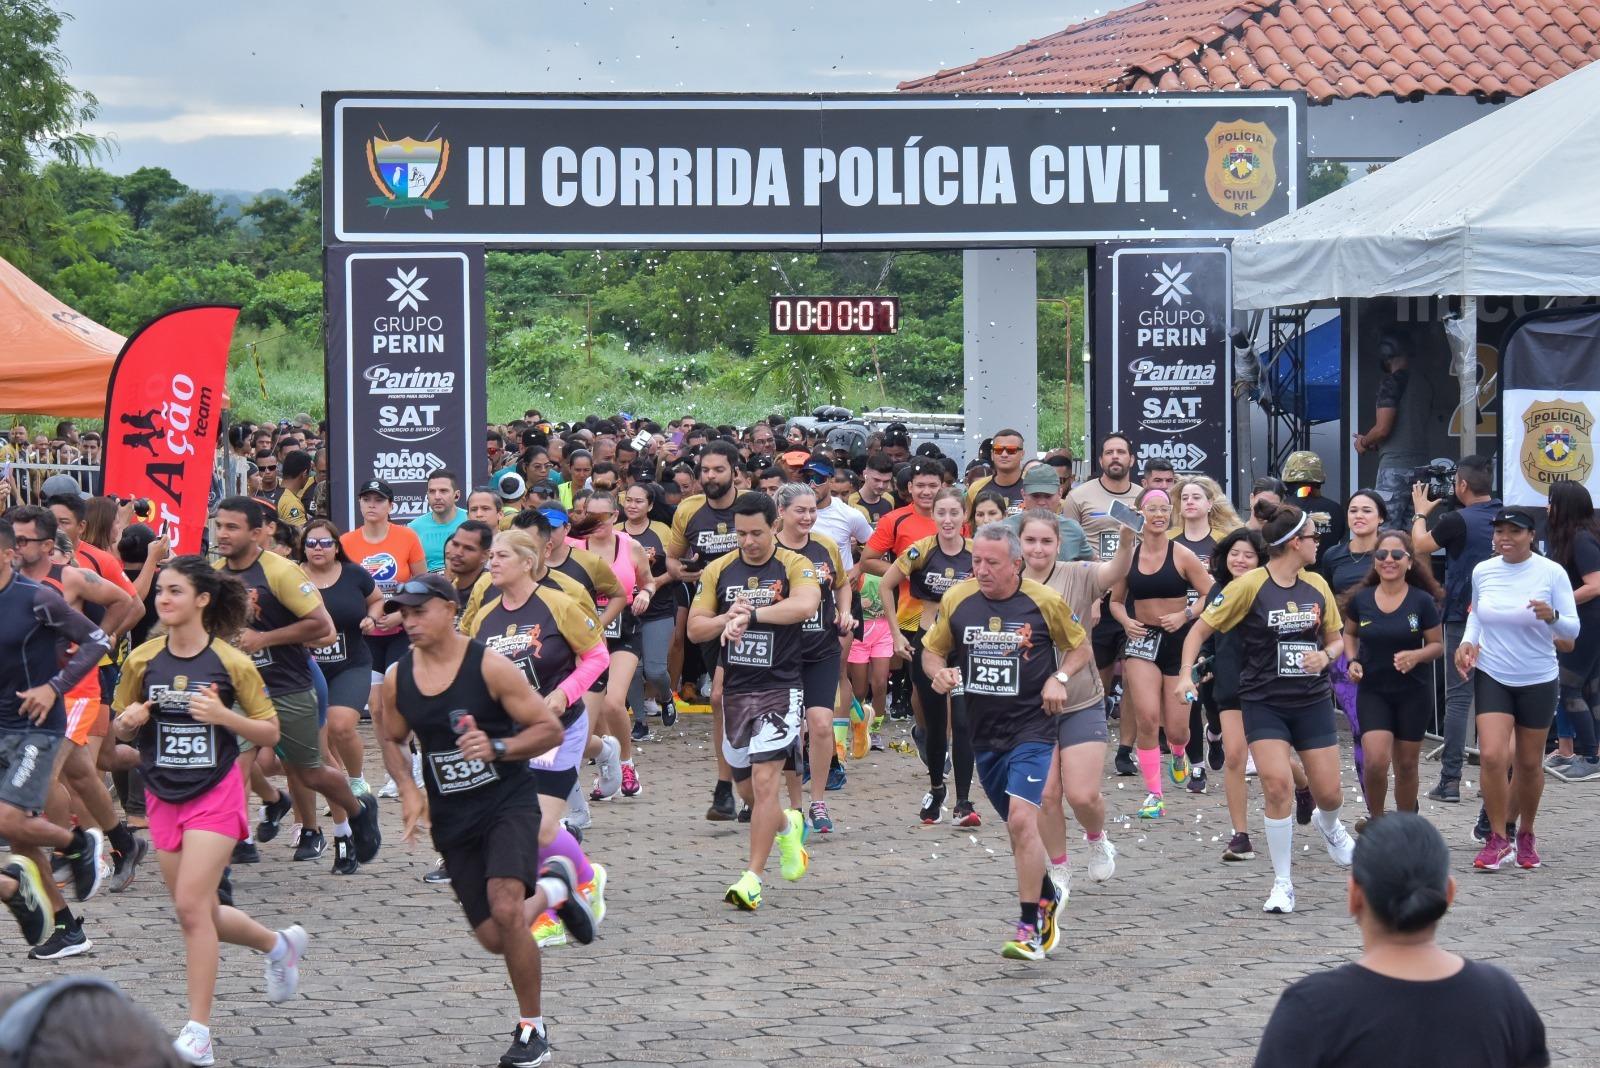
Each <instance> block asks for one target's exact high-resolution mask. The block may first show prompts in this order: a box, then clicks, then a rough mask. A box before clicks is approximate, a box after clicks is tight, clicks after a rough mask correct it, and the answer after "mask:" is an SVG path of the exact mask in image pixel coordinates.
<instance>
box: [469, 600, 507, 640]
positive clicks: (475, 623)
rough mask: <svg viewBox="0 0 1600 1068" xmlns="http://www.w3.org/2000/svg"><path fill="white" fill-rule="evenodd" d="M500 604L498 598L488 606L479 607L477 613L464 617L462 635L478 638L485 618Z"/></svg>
mask: <svg viewBox="0 0 1600 1068" xmlns="http://www.w3.org/2000/svg"><path fill="white" fill-rule="evenodd" d="M499 603H500V598H498V597H496V598H494V599H493V600H492V601H490V602H489V603H488V604H485V605H479V606H478V610H477V611H476V612H472V613H469V614H468V615H465V616H463V617H462V618H461V633H462V634H465V635H466V636H467V637H469V638H476V637H477V636H478V628H480V627H482V626H483V618H484V617H485V616H487V615H488V614H489V612H490V611H491V610H492V609H493V608H494V606H495V605H497V604H499Z"/></svg>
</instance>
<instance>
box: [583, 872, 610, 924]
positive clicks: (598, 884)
mask: <svg viewBox="0 0 1600 1068" xmlns="http://www.w3.org/2000/svg"><path fill="white" fill-rule="evenodd" d="M591 867H593V868H594V878H592V879H590V880H589V881H588V882H586V883H584V884H583V885H582V886H580V887H578V893H580V894H582V895H583V897H584V900H585V901H587V902H589V911H590V912H592V913H593V914H594V925H595V926H596V927H599V926H600V921H601V920H604V919H605V918H606V877H607V875H606V869H605V865H603V864H594V865H591Z"/></svg>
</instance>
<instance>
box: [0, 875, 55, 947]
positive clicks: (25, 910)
mask: <svg viewBox="0 0 1600 1068" xmlns="http://www.w3.org/2000/svg"><path fill="white" fill-rule="evenodd" d="M0 875H4V876H6V877H7V878H10V879H15V880H16V882H17V889H16V890H15V891H14V892H13V893H12V894H11V896H10V897H9V898H7V899H6V908H8V909H10V910H11V915H12V916H14V917H16V921H17V926H18V927H20V928H22V937H23V939H24V940H26V941H27V943H28V945H30V946H36V945H38V944H39V943H40V942H43V941H44V939H45V936H46V935H48V934H49V933H50V927H51V923H50V904H49V898H48V897H46V896H45V893H46V891H45V887H44V880H43V879H41V878H40V877H39V867H38V865H36V864H34V862H33V861H31V860H29V859H28V858H27V857H19V856H13V857H12V858H11V863H10V864H7V865H6V866H5V867H3V868H0Z"/></svg>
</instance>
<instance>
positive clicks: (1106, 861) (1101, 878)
mask: <svg viewBox="0 0 1600 1068" xmlns="http://www.w3.org/2000/svg"><path fill="white" fill-rule="evenodd" d="M1083 840H1084V842H1086V843H1087V844H1088V846H1089V878H1091V879H1093V880H1094V881H1095V882H1097V883H1103V882H1105V881H1106V880H1107V879H1109V878H1111V876H1112V874H1113V873H1115V872H1116V870H1117V847H1116V846H1114V845H1112V844H1111V836H1110V835H1107V834H1105V833H1104V832H1102V833H1101V835H1100V838H1099V840H1098V841H1090V840H1089V837H1088V836H1087V835H1085V836H1084V839H1083Z"/></svg>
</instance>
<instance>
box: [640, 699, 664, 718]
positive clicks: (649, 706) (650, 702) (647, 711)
mask: <svg viewBox="0 0 1600 1068" xmlns="http://www.w3.org/2000/svg"><path fill="white" fill-rule="evenodd" d="M635 714H636V715H639V716H643V717H644V718H646V719H654V718H655V717H657V716H659V715H661V702H660V701H657V700H656V699H655V698H654V697H646V698H645V699H644V701H643V702H642V703H641V704H640V705H639V711H638V712H637V713H635Z"/></svg>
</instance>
